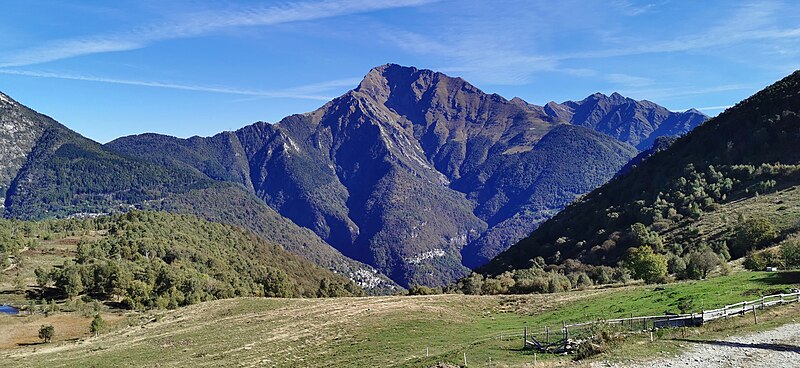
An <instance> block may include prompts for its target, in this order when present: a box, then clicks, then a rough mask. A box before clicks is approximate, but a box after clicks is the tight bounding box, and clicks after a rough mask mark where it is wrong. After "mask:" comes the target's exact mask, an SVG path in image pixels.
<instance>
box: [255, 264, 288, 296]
mask: <svg viewBox="0 0 800 368" xmlns="http://www.w3.org/2000/svg"><path fill="white" fill-rule="evenodd" d="M261 284H262V285H264V295H265V296H268V297H274V298H290V297H291V296H292V285H291V283H290V281H289V276H288V275H287V274H286V272H285V271H283V270H281V269H276V268H270V269H269V271H268V272H267V275H266V276H264V279H263V280H262V281H261Z"/></svg>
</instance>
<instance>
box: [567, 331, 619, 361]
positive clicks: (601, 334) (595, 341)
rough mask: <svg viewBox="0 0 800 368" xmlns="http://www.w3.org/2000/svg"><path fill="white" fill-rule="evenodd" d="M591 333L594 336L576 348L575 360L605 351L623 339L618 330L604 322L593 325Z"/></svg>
mask: <svg viewBox="0 0 800 368" xmlns="http://www.w3.org/2000/svg"><path fill="white" fill-rule="evenodd" d="M590 333H591V335H592V337H590V338H588V339H586V340H584V341H582V342H581V343H580V344H578V346H577V347H576V348H575V360H583V359H586V358H590V357H593V356H595V355H599V354H602V353H605V352H607V351H609V350H611V348H612V347H614V346H615V345H617V344H618V343H619V342H620V341H621V340H622V336H621V335H620V334H619V333H617V331H614V330H613V329H612V328H611V326H609V325H606V324H602V323H598V324H595V325H592V328H591V330H590Z"/></svg>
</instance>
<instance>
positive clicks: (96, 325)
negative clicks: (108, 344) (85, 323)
mask: <svg viewBox="0 0 800 368" xmlns="http://www.w3.org/2000/svg"><path fill="white" fill-rule="evenodd" d="M105 329H106V321H105V320H104V319H103V317H102V316H101V315H100V313H97V314H95V315H94V319H92V324H91V325H89V330H91V331H92V333H93V334H94V337H97V336H100V334H101V333H103V331H105Z"/></svg>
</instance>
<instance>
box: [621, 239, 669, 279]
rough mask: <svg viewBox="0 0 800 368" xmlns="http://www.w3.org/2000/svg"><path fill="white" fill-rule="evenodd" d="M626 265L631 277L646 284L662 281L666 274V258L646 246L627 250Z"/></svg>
mask: <svg viewBox="0 0 800 368" xmlns="http://www.w3.org/2000/svg"><path fill="white" fill-rule="evenodd" d="M626 266H627V267H628V269H629V270H630V271H631V274H632V275H633V277H635V278H638V279H642V280H644V281H645V282H646V283H648V284H652V283H657V282H662V281H664V279H665V278H666V276H667V260H666V259H665V258H664V256H662V255H660V254H656V253H654V252H653V249H652V248H650V247H647V246H644V247H639V248H631V249H630V250H628V260H627V263H626Z"/></svg>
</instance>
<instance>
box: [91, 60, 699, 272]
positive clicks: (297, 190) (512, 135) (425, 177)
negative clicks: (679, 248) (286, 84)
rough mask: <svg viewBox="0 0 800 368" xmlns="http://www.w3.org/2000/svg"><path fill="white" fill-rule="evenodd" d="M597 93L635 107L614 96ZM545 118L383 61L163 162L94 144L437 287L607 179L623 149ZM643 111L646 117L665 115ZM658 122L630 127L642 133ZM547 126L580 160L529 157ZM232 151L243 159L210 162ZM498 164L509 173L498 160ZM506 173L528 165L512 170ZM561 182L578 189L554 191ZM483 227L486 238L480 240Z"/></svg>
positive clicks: (137, 148)
mask: <svg viewBox="0 0 800 368" xmlns="http://www.w3.org/2000/svg"><path fill="white" fill-rule="evenodd" d="M596 97H598V98H599V96H596ZM611 98H612V99H614V100H620V101H623V102H627V103H628V104H632V103H634V102H635V101H633V100H630V99H628V100H630V101H628V100H625V99H622V98H621V96H620V95H618V94H617V95H612V96H611ZM653 105H654V104H653ZM576 106H578V105H576ZM648 106H649V105H648ZM654 106H657V105H654ZM556 107H558V106H556ZM545 110H546V108H545V107H538V106H535V105H531V104H528V103H526V102H524V101H522V100H521V99H518V98H515V99H512V100H506V99H505V98H503V97H502V96H499V95H496V94H485V93H483V92H482V91H480V89H478V88H477V87H475V86H473V85H471V84H469V83H468V82H467V81H465V80H463V79H461V78H457V77H455V78H454V77H449V76H447V75H445V74H442V73H438V72H434V71H431V70H426V69H417V68H413V67H402V66H399V65H395V64H386V65H382V66H379V67H376V68H373V69H372V70H370V72H369V73H367V74H366V76H365V77H364V79H363V80H362V81H361V82H360V83H359V85H358V86H357V87H356V88H354V89H353V90H351V91H348V92H346V93H345V94H343V95H342V96H339V97H337V98H335V99H333V100H331V101H330V102H328V103H326V104H325V105H323V106H322V107H320V108H319V109H317V110H315V111H312V112H309V113H305V114H296V115H291V116H288V117H286V118H284V119H282V120H281V121H279V122H277V123H276V124H268V123H264V122H257V123H255V124H252V125H249V126H245V127H243V128H241V129H238V130H236V131H233V132H223V133H220V134H217V135H215V136H212V137H206V138H196V137H192V138H189V139H186V140H180V139H174V138H167V137H165V138H163V140H164V141H169V143H168V145H169V147H163V149H164V150H165V151H164V152H168V153H169V154H163V152H159V151H157V150H155V151H154V150H151V149H146V148H151V144H150V143H148V142H150V141H152V140H154V139H156V138H154V137H153V136H130V137H123V138H120V139H117V140H115V141H112V142H109V143H108V144H107V145H106V146H107V147H108V148H110V149H112V150H115V151H118V152H121V153H126V154H131V155H134V156H139V157H143V158H146V159H150V160H156V161H160V162H163V161H164V158H166V157H169V160H177V161H179V162H176V164H179V165H188V166H189V167H194V168H195V169H197V170H199V171H201V172H203V173H205V174H206V175H208V176H209V177H212V178H215V180H225V181H234V182H237V183H240V184H242V185H243V186H245V187H247V188H248V190H250V189H252V191H253V192H254V193H255V194H256V195H257V196H258V197H259V198H261V199H262V200H264V201H265V202H266V203H267V204H268V205H269V206H271V207H273V208H275V209H276V210H277V211H278V212H279V213H281V214H282V215H284V216H286V217H288V218H289V219H291V220H293V221H294V222H296V223H298V224H299V225H301V226H303V227H306V228H309V229H312V230H313V231H314V232H315V233H317V234H318V235H320V237H322V238H323V239H324V240H325V241H326V242H328V243H330V244H332V245H334V247H336V248H337V249H339V250H340V251H342V252H343V253H344V254H345V255H348V256H350V257H353V258H355V259H358V260H361V261H363V262H366V263H368V264H371V265H374V266H376V267H377V268H378V269H379V270H382V271H383V272H386V273H389V274H390V275H391V276H392V278H393V279H395V280H398V281H400V282H401V284H404V285H411V284H414V283H420V284H429V285H437V284H441V283H442V282H449V281H452V280H453V279H455V278H458V277H460V276H463V275H465V274H466V273H467V272H468V269H467V267H464V266H462V265H467V266H470V267H474V266H479V265H481V264H482V263H483V262H486V261H488V259H491V258H492V257H493V256H494V255H495V254H497V253H499V252H500V251H502V250H503V249H504V247H506V246H508V245H510V243H513V242H514V241H515V240H516V239H518V238H519V237H522V236H524V235H526V233H527V232H529V231H531V230H533V229H534V228H535V226H536V225H537V224H538V223H540V222H541V221H543V220H544V219H546V218H549V217H550V216H552V215H553V214H554V213H555V212H556V211H558V210H559V209H560V208H561V207H563V206H565V205H566V204H567V203H569V202H571V201H572V200H573V199H574V198H576V197H577V196H578V195H581V194H583V193H585V192H587V191H589V190H591V189H593V188H594V187H596V186H597V185H600V184H602V183H603V182H605V181H606V180H608V179H610V178H611V177H612V176H613V175H614V173H616V172H617V171H618V170H619V169H620V168H621V167H622V166H623V165H624V164H625V163H627V162H628V160H629V159H631V158H633V156H635V155H636V153H637V151H636V150H635V149H634V148H633V147H632V146H630V145H628V143H627V142H624V141H622V140H620V139H617V137H614V136H612V135H609V134H608V132H606V131H603V130H595V129H593V127H591V126H584V125H590V124H583V125H581V124H573V123H569V122H564V121H559V120H556V119H554V117H553V116H550V115H548V114H547V113H546V111H545ZM640 110H641V109H640ZM640 110H636V111H637V112H639V113H641V111H640ZM657 110H658V111H657V113H658V114H656V115H658V116H659V117H669V116H678V115H679V113H671V112H668V111H667V110H666V109H663V108H661V107H658V109H657ZM615 111H616V110H615ZM664 111H667V112H664ZM700 117H701V118H703V119H704V116H700ZM640 120H641V119H640ZM673 120H675V119H674V118H673ZM673 120H670V121H673ZM614 121H615V122H618V121H619V119H617V120H614ZM665 121H667V119H666V118H664V119H661V120H658V121H656V122H655V123H653V124H648V125H647V126H648V127H649V128H648V129H650V130H647V129H634V130H635V131H636V132H639V133H641V136H642V139H649V137H650V135H651V134H652V133H653V132H655V131H656V129H657V128H658V127H656V125H659V124H661V125H663V124H662V123H664V122H665ZM686 121H690V122H697V121H699V119H698V118H697V117H694V118H687V119H686ZM620 124H622V123H619V124H618V125H620ZM631 124H634V123H631ZM692 124H693V123H692ZM563 125H568V126H570V127H572V128H570V129H566V128H559V126H563ZM659 126H660V125H659ZM692 127H693V126H691V124H689V125H685V126H683V127H682V128H670V129H679V130H680V129H689V128H692ZM554 129H555V130H556V131H557V133H555V135H553V136H551V138H552V137H556V136H558V137H560V138H559V139H562V140H563V143H564V144H565V145H570V144H572V145H574V146H575V147H578V146H580V147H583V149H584V150H583V151H581V154H582V155H584V156H581V157H583V158H584V159H585V160H575V162H573V164H572V165H571V167H558V165H555V166H548V165H547V164H546V162H545V161H546V160H547V158H552V157H557V158H558V159H568V158H569V157H570V155H571V154H572V153H573V152H568V151H565V150H563V148H564V147H563V146H562V145H559V144H558V143H555V144H547V142H548V140H544V142H545V144H543V145H542V146H541V147H539V149H536V146H537V144H538V143H540V142H541V141H542V140H543V139H544V138H545V137H546V136H547V135H548V134H551V133H552V132H553V131H554ZM565 129H566V130H565ZM567 132H569V134H566V133H567ZM637 134H638V133H637ZM223 136H225V137H227V138H226V139H229V141H230V142H231V145H230V147H227V148H222V149H221V151H220V152H223V156H225V157H227V158H222V156H219V153H220V152H216V153H214V152H212V153H211V154H208V153H203V152H202V151H203V150H204V148H202V147H205V146H216V147H219V145H217V144H215V143H214V142H213V141H214V140H220V139H222V138H221V137H223ZM637 137H638V136H637ZM545 148H546V149H545ZM595 148H601V149H600V150H595ZM237 154H238V155H239V156H238V157H246V158H247V161H248V165H245V163H244V161H238V163H235V164H233V165H226V164H223V163H222V162H223V161H224V160H225V159H227V160H228V161H229V162H233V160H232V159H231V157H233V156H236V155H237ZM554 155H555V156H554ZM588 157H593V159H588ZM509 158H512V161H514V162H516V164H515V165H516V166H515V165H511V166H513V167H511V168H509V165H505V166H504V164H503V162H505V161H508V159H509ZM595 158H596V159H595ZM519 167H528V168H530V170H533V171H531V173H529V174H527V173H526V174H525V175H521V172H520V171H519ZM596 167H600V168H602V169H601V170H595V169H594V168H596ZM221 168H225V169H226V170H222V171H220V170H219V169H221ZM573 168H575V170H572V169H573ZM511 172H514V173H517V174H511ZM537 177H538V179H537ZM248 178H249V180H248ZM557 178H560V179H557ZM566 178H571V179H572V180H574V181H575V182H577V183H580V184H579V185H575V186H573V187H571V188H570V189H567V190H566V191H562V190H559V189H558V186H559V183H564V182H566V181H567V180H565V179H566ZM487 180H488V181H489V182H491V184H487ZM545 187H547V188H551V189H547V190H543V189H544V188H545ZM420 188H424V189H422V190H421V189H420ZM565 188H566V187H565ZM412 198H413V199H414V200H413V201H412V202H410V201H409V200H410V199H412ZM426 203H437V206H430V205H426ZM498 225H500V226H499V227H498ZM490 226H494V227H495V228H494V232H491V231H490V232H487V230H491V229H490ZM397 243H400V244H402V245H396V244H397Z"/></svg>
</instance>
